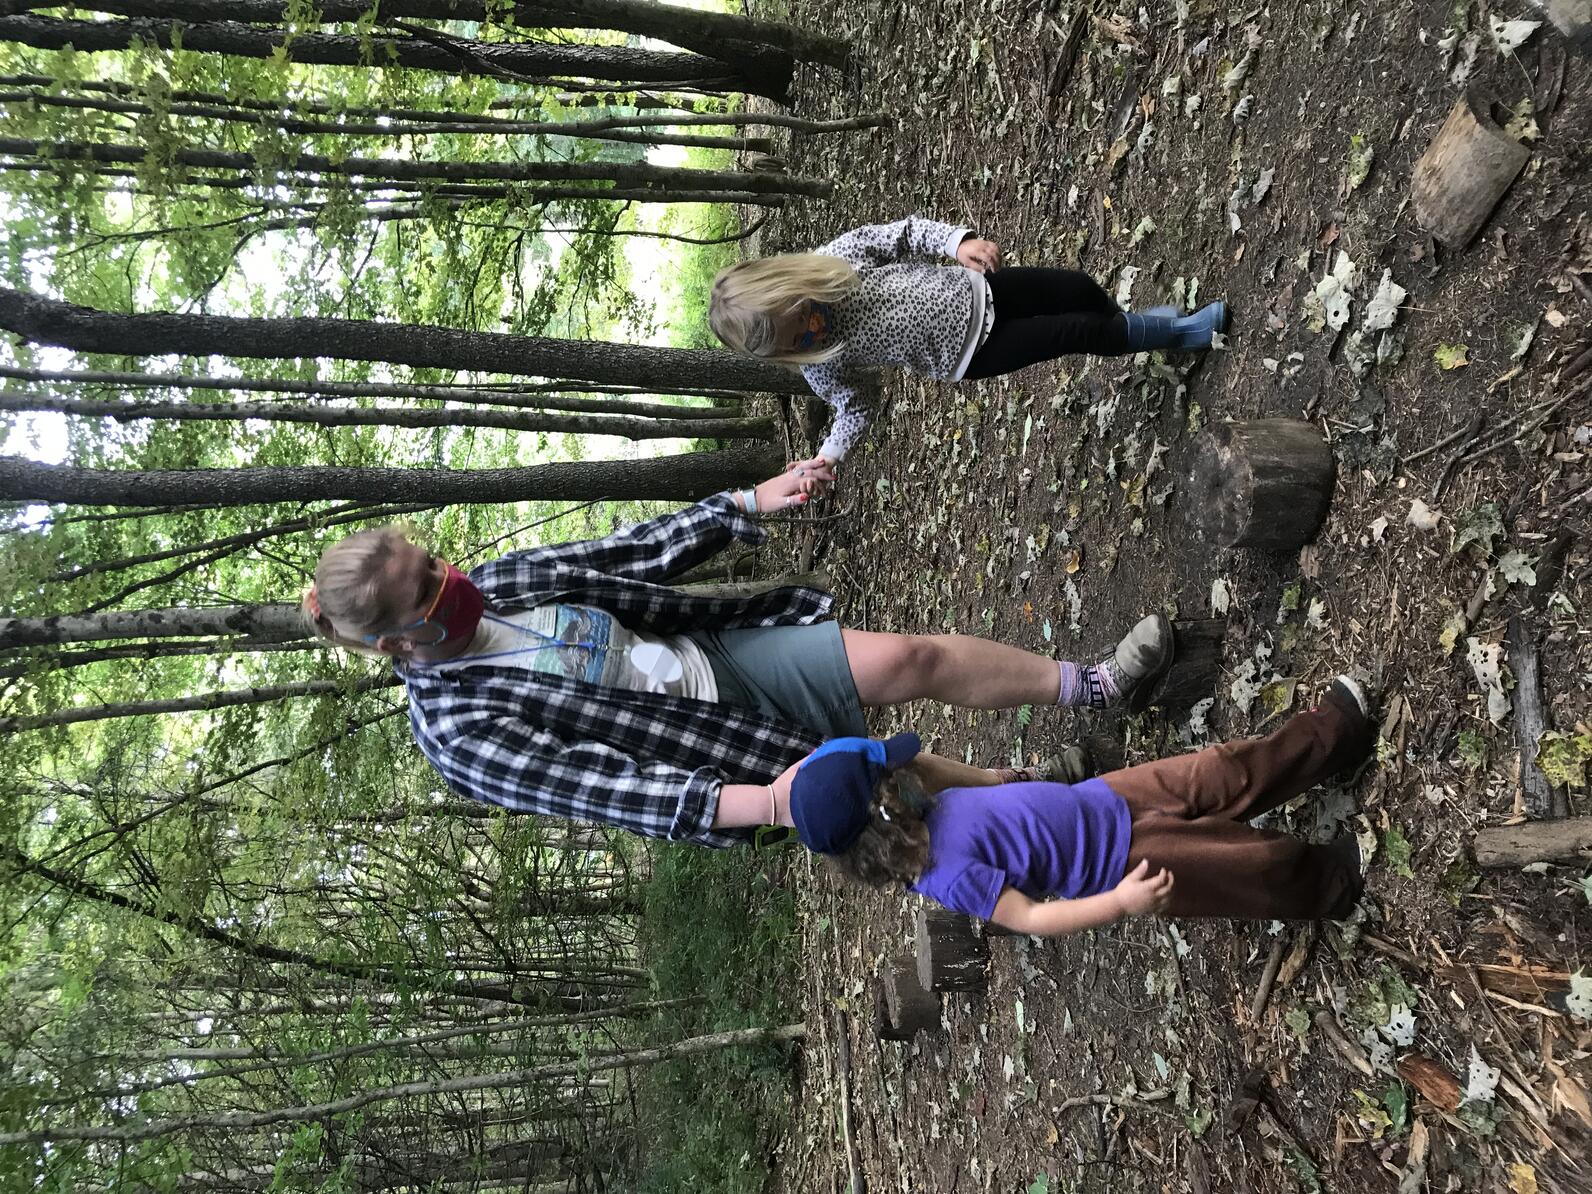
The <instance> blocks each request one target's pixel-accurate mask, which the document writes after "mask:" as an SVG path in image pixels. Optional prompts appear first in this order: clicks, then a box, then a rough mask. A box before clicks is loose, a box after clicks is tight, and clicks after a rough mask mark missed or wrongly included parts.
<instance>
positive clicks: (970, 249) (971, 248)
mask: <svg viewBox="0 0 1592 1194" xmlns="http://www.w3.org/2000/svg"><path fill="white" fill-rule="evenodd" d="M956 259H957V260H958V261H960V262H961V263H962V264H963V265H965V266H967V268H968V269H970V270H974V271H976V272H978V273H981V274H984V273H991V274H992V273H994V272H995V271H996V270H998V269H1000V267H1001V247H1000V246H999V245H997V244H996V243H995V242H994V241H992V240H980V239H979V238H978V237H976V236H969V237H964V238H963V240H962V243H961V244H959V245H957V246H956Z"/></svg>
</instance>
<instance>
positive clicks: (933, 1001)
mask: <svg viewBox="0 0 1592 1194" xmlns="http://www.w3.org/2000/svg"><path fill="white" fill-rule="evenodd" d="M874 1023H875V1025H876V1026H877V1028H878V1031H879V1039H880V1040H884V1041H910V1040H911V1039H912V1038H913V1037H915V1036H917V1034H918V1033H920V1032H935V1031H937V1030H938V1029H939V1027H940V997H939V996H938V995H936V994H935V993H934V992H933V991H926V990H924V989H923V983H922V982H921V981H920V980H919V978H918V967H917V962H916V961H915V960H914V959H913V958H910V957H900V958H897V959H896V960H895V962H894V963H892V965H891V967H890V969H889V970H888V971H886V972H885V975H884V977H882V978H881V979H880V980H879V1002H878V1014H877V1016H876V1017H875V1021H874Z"/></svg>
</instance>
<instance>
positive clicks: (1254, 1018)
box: [1249, 933, 1288, 1031]
mask: <svg viewBox="0 0 1592 1194" xmlns="http://www.w3.org/2000/svg"><path fill="white" fill-rule="evenodd" d="M1287 952H1288V935H1287V934H1286V933H1279V934H1277V940H1275V941H1273V942H1272V943H1271V953H1269V954H1267V955H1266V968H1265V969H1264V970H1262V971H1261V972H1260V985H1259V986H1258V987H1256V988H1255V997H1254V999H1252V1000H1251V1001H1250V1004H1249V1018H1250V1021H1251V1022H1252V1023H1253V1024H1254V1025H1255V1026H1257V1031H1258V1026H1259V1024H1260V1017H1261V1013H1262V1012H1264V1011H1265V1010H1266V1004H1267V1003H1268V1002H1269V1001H1270V999H1271V989H1272V987H1274V986H1276V985H1277V971H1279V970H1281V969H1282V957H1283V955H1284V954H1285V953H1287Z"/></svg>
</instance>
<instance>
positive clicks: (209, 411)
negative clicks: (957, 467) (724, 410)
mask: <svg viewBox="0 0 1592 1194" xmlns="http://www.w3.org/2000/svg"><path fill="white" fill-rule="evenodd" d="M0 411H54V412H56V413H58V414H63V415H78V416H82V417H86V418H100V419H114V420H116V421H117V422H118V423H129V422H134V421H137V420H139V419H161V420H166V421H171V422H184V421H200V422H238V421H242V420H244V419H258V420H261V421H262V422H269V423H310V424H313V425H315V426H317V427H497V428H502V429H503V430H505V431H544V432H552V433H564V434H567V435H616V436H619V437H621V438H623V439H630V440H639V439H686V438H690V439H759V440H772V439H773V438H774V436H775V433H776V428H775V426H774V420H773V419H752V418H742V419H688V420H680V421H678V422H676V421H673V420H661V419H628V418H623V417H617V418H616V417H611V416H609V417H603V416H598V417H586V416H583V415H533V414H510V413H508V412H507V411H492V410H435V409H430V410H428V409H414V408H410V409H396V408H393V407H371V406H344V407H328V406H292V405H289V404H287V403H266V402H139V403H131V402H97V401H94V400H92V399H86V398H13V397H10V396H7V395H3V394H0Z"/></svg>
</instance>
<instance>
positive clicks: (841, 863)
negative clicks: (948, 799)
mask: <svg viewBox="0 0 1592 1194" xmlns="http://www.w3.org/2000/svg"><path fill="white" fill-rule="evenodd" d="M873 800H874V803H873V808H872V810H871V815H870V816H869V818H868V824H867V825H866V826H865V827H864V828H863V831H862V833H861V835H860V836H858V838H857V840H856V841H855V842H853V843H852V844H851V845H850V846H849V847H847V848H846V849H845V850H843V851H842V852H840V853H839V854H833V855H830V858H831V860H832V861H833V863H834V865H835V867H836V868H837V869H838V870H839V871H840V873H841V874H842V875H844V876H845V877H846V878H848V879H850V880H852V881H853V882H856V883H862V884H865V885H867V886H869V887H890V886H894V885H900V886H902V887H907V886H910V885H911V884H913V883H915V882H917V879H918V876H919V875H921V874H923V872H924V870H925V869H926V868H927V867H928V865H929V827H928V826H927V825H925V824H924V822H923V812H922V810H923V809H924V808H925V807H926V806H927V805H928V802H929V797H928V796H927V795H925V793H924V791H923V785H922V784H921V783H919V782H918V778H917V776H916V775H914V774H912V772H911V771H910V770H909V769H906V768H903V769H902V770H900V771H893V772H891V773H890V774H889V775H886V776H884V777H882V778H881V779H880V780H879V783H878V785H877V786H876V787H875V788H874V790H873Z"/></svg>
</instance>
